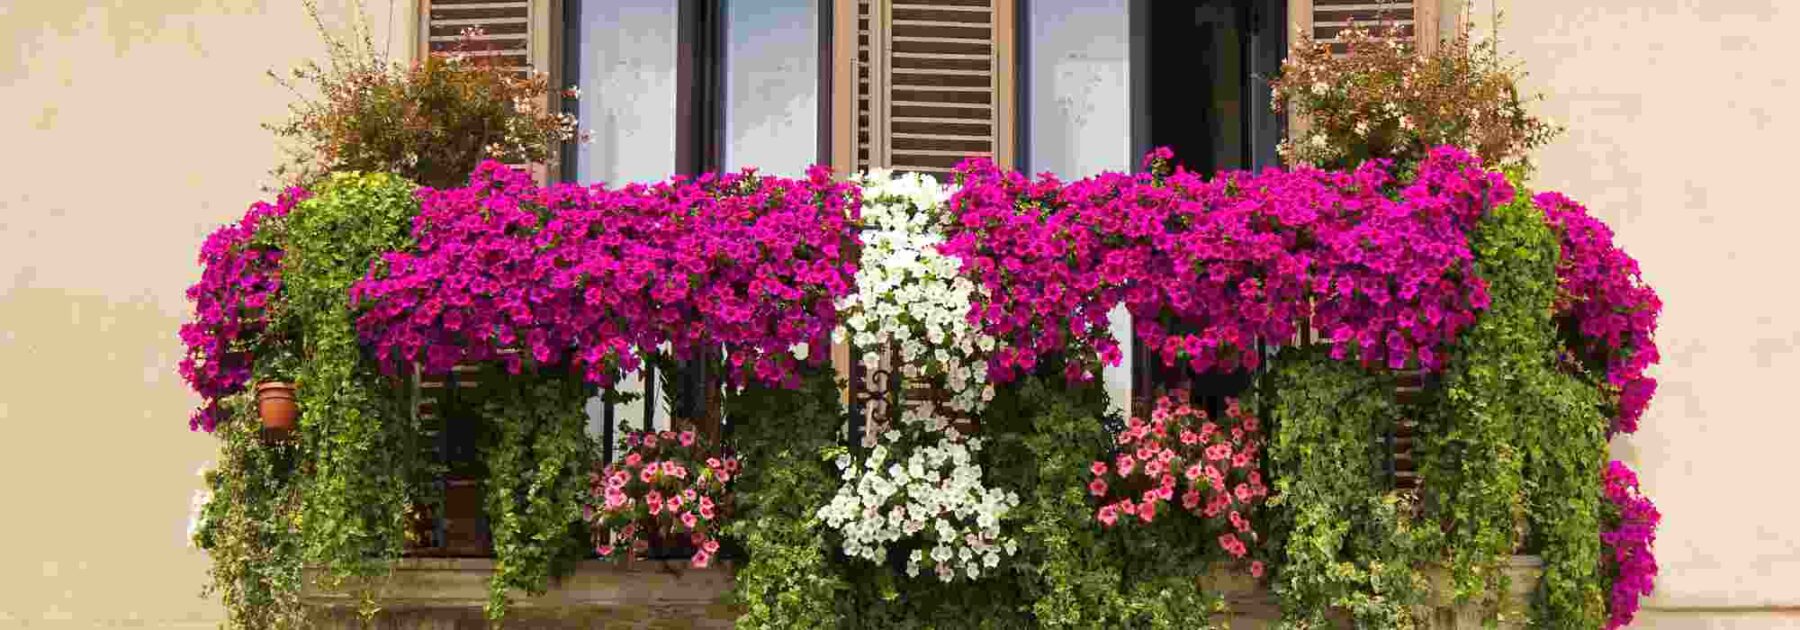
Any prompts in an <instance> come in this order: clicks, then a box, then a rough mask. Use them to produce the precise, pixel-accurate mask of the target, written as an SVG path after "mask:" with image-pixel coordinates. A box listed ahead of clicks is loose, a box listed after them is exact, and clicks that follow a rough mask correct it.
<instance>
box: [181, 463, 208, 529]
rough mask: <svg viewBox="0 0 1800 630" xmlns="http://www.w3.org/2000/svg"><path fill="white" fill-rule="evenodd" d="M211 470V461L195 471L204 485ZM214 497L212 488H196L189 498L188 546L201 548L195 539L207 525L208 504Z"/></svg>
mask: <svg viewBox="0 0 1800 630" xmlns="http://www.w3.org/2000/svg"><path fill="white" fill-rule="evenodd" d="M210 470H212V462H210V461H209V462H206V463H204V464H201V465H200V468H199V470H195V471H194V474H195V475H196V476H198V477H200V479H201V480H202V481H201V482H202V483H205V479H206V473H207V472H208V471H210ZM212 497H213V494H212V489H211V488H206V489H199V488H196V489H195V490H194V494H193V496H191V497H189V498H188V527H187V544H188V546H189V547H198V546H200V545H199V542H198V541H196V540H195V539H194V538H195V537H196V536H199V535H200V528H201V527H202V526H204V525H205V524H206V504H208V503H212Z"/></svg>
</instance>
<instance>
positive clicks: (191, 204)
mask: <svg viewBox="0 0 1800 630" xmlns="http://www.w3.org/2000/svg"><path fill="white" fill-rule="evenodd" d="M367 2H368V5H369V13H370V14H371V15H373V16H374V17H375V19H376V22H377V25H378V29H379V30H378V31H377V32H378V33H382V32H387V31H388V30H389V23H388V0H367ZM320 4H321V5H324V6H323V8H324V9H325V13H326V16H327V19H328V20H329V21H332V22H334V23H341V18H342V17H343V16H344V15H346V14H345V13H344V12H343V10H342V9H341V7H342V6H343V5H344V4H345V0H321V2H320ZM411 6H413V2H411V1H410V0H399V1H398V2H397V7H396V10H395V12H394V15H395V16H396V18H399V20H398V23H396V24H394V25H393V28H392V29H391V33H389V34H388V36H389V37H391V38H392V47H393V52H394V53H395V54H397V55H404V54H407V52H408V51H409V50H411V42H412V37H413V35H412V33H413V30H412V28H413V27H412V26H411V25H410V24H408V23H406V21H407V20H410V19H411V18H410V13H409V11H408V10H407V9H408V7H411ZM382 39H384V38H382V37H377V42H378V43H379V42H381V41H382ZM0 42H3V43H0V184H3V185H0V496H4V497H5V502H4V504H3V505H4V507H3V508H0V513H4V516H0V627H26V626H29V627H33V628H38V627H93V626H96V625H121V624H134V623H135V625H141V626H142V627H155V628H165V627H183V626H187V625H192V626H196V627H202V626H203V627H211V626H213V625H214V624H215V623H216V621H215V620H216V619H217V618H218V616H219V614H220V613H219V609H218V606H217V605H216V604H214V603H211V602H208V601H203V600H201V599H200V598H199V596H198V591H199V589H200V586H201V584H202V582H203V579H204V572H205V569H206V561H205V558H204V556H203V555H202V554H200V553H199V552H197V551H194V550H190V549H188V548H186V546H185V533H186V527H187V505H188V498H189V496H190V494H191V493H192V491H193V490H194V489H196V488H198V487H199V479H198V478H196V477H195V476H194V470H195V469H196V468H197V467H198V466H199V465H200V463H201V462H203V461H205V460H208V459H210V458H212V457H213V453H214V444H215V440H214V439H213V438H211V437H209V436H207V435H204V434H193V433H189V432H188V430H187V419H186V418H187V413H188V409H189V408H190V406H191V405H192V404H193V403H194V402H195V399H194V398H192V397H191V396H190V395H189V394H188V392H187V390H186V388H185V387H184V386H183V385H182V383H181V379H180V377H179V376H178V375H176V373H175V364H176V362H177V361H178V360H179V359H180V355H181V345H180V342H179V340H178V339H177V338H176V337H175V331H176V327H177V326H179V325H180V323H181V320H182V318H183V317H184V315H185V313H186V302H185V300H184V298H183V294H182V293H183V290H184V289H185V288H186V287H187V285H188V284H190V283H192V282H193V281H194V280H195V279H196V278H197V276H198V273H199V271H198V267H197V266H196V265H195V264H194V255H195V252H196V251H197V248H198V246H199V244H200V241H201V239H202V238H203V237H204V235H205V234H206V233H207V232H209V231H211V230H212V229H213V228H214V227H215V226H216V225H218V224H220V223H222V222H225V221H228V220H231V219H233V218H235V217H237V216H239V215H240V214H241V213H242V212H243V210H244V208H245V206H247V205H248V204H249V203H251V202H252V201H255V200H257V199H258V198H259V197H260V193H259V192H258V185H259V181H260V180H263V179H264V178H265V176H266V172H267V171H268V169H269V167H270V166H272V165H273V164H274V161H275V159H276V157H277V156H276V153H275V151H274V149H273V148H272V145H271V142H270V137H269V134H268V133H267V132H265V131H263V130H262V129H261V128H259V127H258V124H259V123H261V122H265V121H271V120H278V119H279V118H280V116H281V114H282V113H283V111H284V108H285V105H286V103H287V102H288V100H289V98H288V96H287V94H286V92H285V91H284V90H283V89H281V88H279V87H277V86H276V85H274V84H273V82H272V81H271V80H269V79H268V78H267V77H265V76H264V75H263V72H264V71H265V70H269V69H275V70H278V71H285V70H286V69H288V68H290V67H291V66H292V65H293V64H294V63H295V62H298V61H300V60H302V59H304V58H307V57H312V56H315V55H318V54H321V53H322V51H323V48H322V46H321V44H320V43H319V41H318V38H317V36H316V35H315V33H314V31H313V29H312V28H311V27H310V25H309V24H308V23H307V22H306V18H305V15H304V13H303V12H302V10H301V7H300V2H299V1H298V0H111V1H100V0H88V1H79V0H20V1H16V2H0Z"/></svg>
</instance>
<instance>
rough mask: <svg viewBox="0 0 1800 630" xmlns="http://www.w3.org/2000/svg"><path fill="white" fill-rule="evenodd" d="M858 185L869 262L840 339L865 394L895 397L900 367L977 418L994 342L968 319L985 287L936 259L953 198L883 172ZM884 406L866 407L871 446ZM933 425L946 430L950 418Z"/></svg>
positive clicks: (848, 302)
mask: <svg viewBox="0 0 1800 630" xmlns="http://www.w3.org/2000/svg"><path fill="white" fill-rule="evenodd" d="M853 181H854V182H856V183H857V184H859V185H860V186H862V204H863V205H862V221H863V229H862V252H861V254H862V257H861V265H860V267H859V268H858V269H857V272H856V292H855V293H853V294H850V295H848V296H845V297H844V298H843V299H842V300H841V301H840V302H839V304H838V310H839V312H841V313H843V315H844V327H843V328H842V329H840V331H839V332H840V333H841V335H840V337H847V338H848V340H849V341H850V342H851V343H853V344H855V348H856V351H857V352H858V353H859V354H860V355H861V356H860V357H859V358H858V360H859V361H861V362H862V363H863V366H864V367H865V368H866V372H865V374H866V375H867V377H866V382H865V383H864V385H865V387H867V389H868V390H869V391H871V392H874V393H876V394H887V393H889V392H886V390H887V387H888V381H887V379H886V378H885V374H884V373H883V372H884V371H886V370H893V369H898V370H899V371H900V377H901V379H902V382H903V383H908V384H913V383H918V384H924V385H930V386H934V387H941V388H942V389H943V391H945V392H946V393H947V394H948V400H947V401H945V402H946V403H947V406H948V407H949V409H950V410H951V411H954V412H957V413H961V414H973V413H974V412H976V411H977V410H979V409H980V408H981V406H982V404H983V403H985V402H987V401H988V400H989V399H991V398H992V397H993V394H994V390H993V388H992V387H991V386H989V385H987V366H986V364H985V361H986V359H985V355H986V353H988V352H991V351H992V350H993V349H994V339H993V337H990V336H987V335H985V334H983V333H982V331H981V330H980V329H978V328H976V327H975V326H974V325H973V324H972V323H970V321H969V317H968V313H969V307H970V303H971V300H972V298H973V297H974V296H975V295H976V294H977V290H978V289H977V286H976V285H975V283H973V282H971V281H969V279H968V278H966V277H964V276H963V275H962V273H961V267H962V262H961V261H960V260H958V259H956V258H954V257H951V256H947V255H945V254H944V253H942V252H940V251H938V245H939V244H941V243H942V242H943V240H944V236H943V222H944V221H945V220H946V219H947V217H946V215H945V213H944V202H945V200H947V199H948V198H949V196H950V192H949V190H948V189H946V188H944V187H943V186H940V185H939V184H938V183H937V181H936V180H934V179H932V178H931V176H929V175H920V174H916V173H913V174H907V175H903V176H900V177H894V176H893V175H892V174H891V173H889V172H887V171H883V170H877V171H873V172H870V173H868V174H866V175H862V176H858V177H856V178H854V179H853ZM895 363H897V365H895ZM885 399H886V396H885V395H881V396H878V398H877V400H876V401H873V402H872V403H871V404H870V405H869V406H868V415H869V418H870V425H869V426H870V427H871V430H870V431H869V432H868V433H867V435H868V438H869V444H868V446H873V445H874V439H875V436H877V435H878V434H880V433H881V431H880V428H879V425H880V422H879V421H880V419H884V418H887V417H888V415H887V413H888V410H887V409H886V405H885V404H884V401H885ZM934 424H936V425H938V426H937V428H938V429H939V430H943V429H945V428H946V427H947V420H946V419H942V418H939V419H937V420H936V421H935V422H934Z"/></svg>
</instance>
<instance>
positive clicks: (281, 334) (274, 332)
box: [252, 316, 300, 441]
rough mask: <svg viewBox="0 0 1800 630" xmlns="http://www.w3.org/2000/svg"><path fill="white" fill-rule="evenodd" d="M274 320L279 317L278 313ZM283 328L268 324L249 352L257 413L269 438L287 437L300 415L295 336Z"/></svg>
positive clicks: (279, 438) (274, 439)
mask: <svg viewBox="0 0 1800 630" xmlns="http://www.w3.org/2000/svg"><path fill="white" fill-rule="evenodd" d="M276 321H277V322H278V321H280V320H279V316H277V319H276ZM282 328H283V327H281V326H278V325H271V326H270V327H269V328H268V329H267V330H265V331H264V332H263V334H262V335H261V336H260V337H259V338H258V339H257V341H256V344H255V345H256V346H257V347H256V350H255V351H254V352H253V353H252V354H253V356H254V357H255V360H254V361H255V362H254V365H253V367H252V373H253V375H254V377H255V383H256V386H255V391H256V415H257V417H259V418H261V419H262V426H263V438H264V439H266V440H271V441H280V440H285V439H287V437H288V436H290V435H292V434H293V432H294V427H295V425H296V424H297V423H298V421H299V419H300V406H299V404H298V402H297V400H296V398H295V393H296V392H295V386H294V375H295V374H297V373H298V372H299V369H300V356H299V354H298V353H297V352H296V351H295V346H296V344H295V336H294V335H291V334H288V333H287V331H285V330H282Z"/></svg>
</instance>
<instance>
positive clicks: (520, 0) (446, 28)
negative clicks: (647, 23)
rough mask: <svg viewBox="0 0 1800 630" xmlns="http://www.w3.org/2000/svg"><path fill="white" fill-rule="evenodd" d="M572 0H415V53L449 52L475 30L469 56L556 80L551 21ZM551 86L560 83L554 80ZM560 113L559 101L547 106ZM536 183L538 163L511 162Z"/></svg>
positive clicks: (544, 171)
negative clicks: (474, 46) (477, 48)
mask: <svg viewBox="0 0 1800 630" xmlns="http://www.w3.org/2000/svg"><path fill="white" fill-rule="evenodd" d="M564 1H574V0H419V18H420V19H419V32H420V37H419V55H420V57H424V56H425V55H428V54H431V53H443V52H449V51H451V50H454V49H455V47H456V42H457V41H458V40H459V39H461V38H462V33H463V31H465V30H467V29H470V28H479V29H481V31H482V35H481V36H480V37H477V38H476V41H477V42H479V44H480V46H481V48H482V50H480V51H477V52H475V53H471V54H474V55H481V56H486V57H494V58H495V59H496V60H497V61H498V65H499V66H501V67H503V68H506V69H509V70H513V71H516V72H520V73H528V72H546V73H550V74H551V76H552V77H555V69H556V67H557V60H556V59H555V55H554V54H553V43H554V42H553V40H552V38H551V36H552V34H553V33H554V32H555V25H554V22H553V18H554V17H556V16H560V15H562V11H561V10H560V5H561V3H562V2H564ZM551 85H560V82H558V81H555V80H554V79H553V81H552V83H551ZM546 105H547V106H548V107H549V108H550V110H551V111H561V103H560V102H555V103H547V104H546ZM514 166H519V167H522V168H524V169H526V170H527V171H530V172H531V174H532V176H533V177H534V178H535V179H536V180H537V181H538V183H539V184H542V183H545V182H546V181H547V180H548V177H549V169H548V167H547V166H546V165H543V164H515V165H514Z"/></svg>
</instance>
